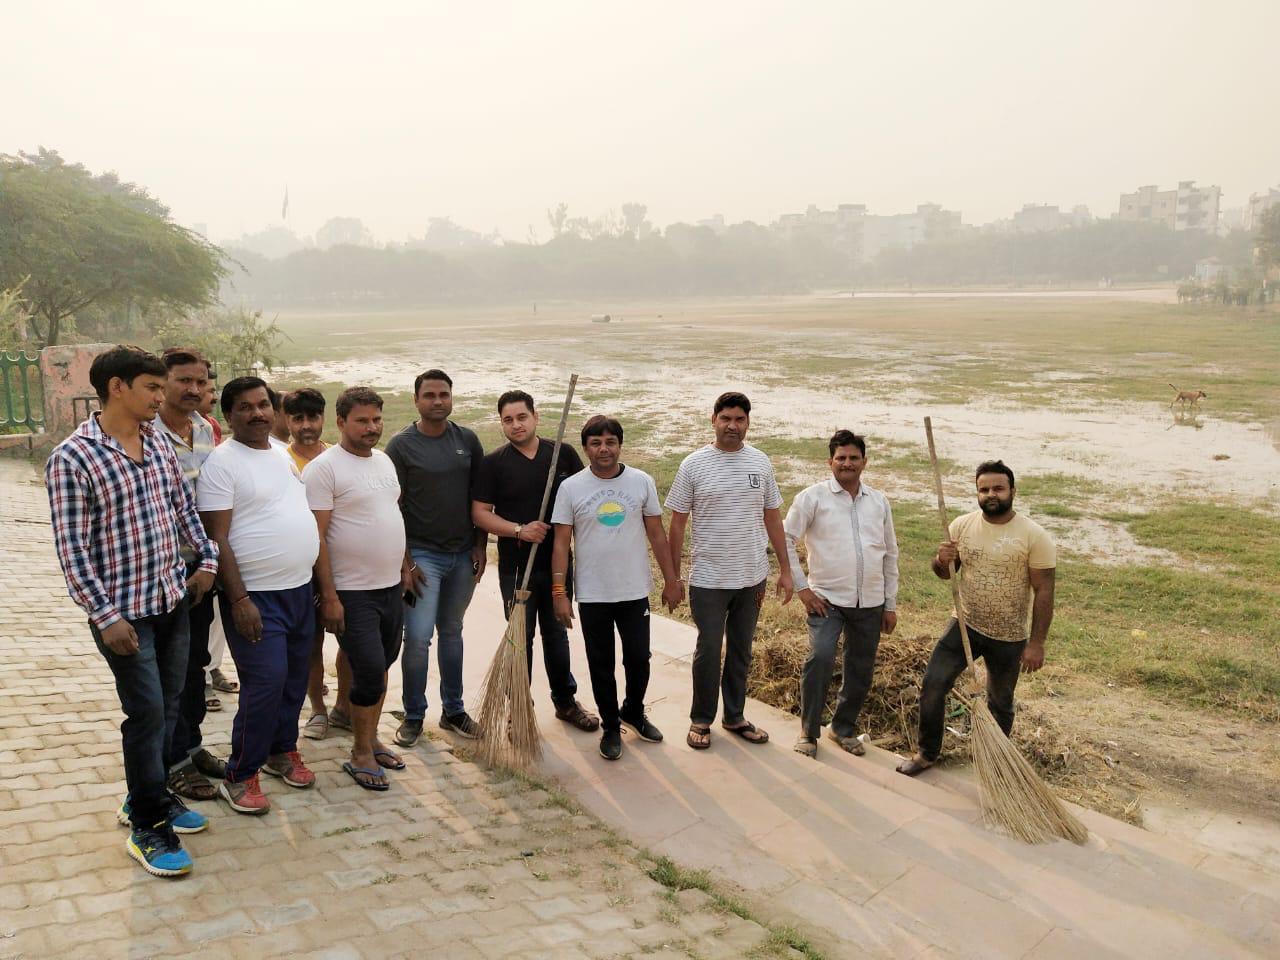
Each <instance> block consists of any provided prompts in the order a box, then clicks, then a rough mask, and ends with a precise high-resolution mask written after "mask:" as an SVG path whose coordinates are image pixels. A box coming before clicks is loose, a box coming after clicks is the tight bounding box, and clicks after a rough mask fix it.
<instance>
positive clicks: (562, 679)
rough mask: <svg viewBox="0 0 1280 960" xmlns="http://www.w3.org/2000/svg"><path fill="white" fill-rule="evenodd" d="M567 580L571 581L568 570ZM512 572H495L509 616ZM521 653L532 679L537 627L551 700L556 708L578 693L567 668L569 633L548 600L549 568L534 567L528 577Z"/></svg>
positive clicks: (513, 593) (513, 590) (512, 597)
mask: <svg viewBox="0 0 1280 960" xmlns="http://www.w3.org/2000/svg"><path fill="white" fill-rule="evenodd" d="M567 579H568V581H569V582H570V583H572V582H573V572H572V570H570V572H569V576H568V578H567ZM517 586H518V582H517V580H516V571H514V570H509V571H508V570H501V569H499V571H498V589H499V590H501V591H502V603H503V605H504V607H505V608H506V611H507V616H508V617H509V616H511V607H512V605H513V604H514V603H515V596H516V587H517ZM524 616H525V632H524V645H525V653H526V654H527V655H528V657H529V679H530V681H532V680H533V631H534V627H535V626H537V627H538V629H539V631H540V632H541V633H542V664H543V666H544V667H545V668H546V670H547V684H548V686H550V687H551V701H552V702H553V703H554V704H555V705H556V706H557V707H567V706H571V705H572V704H573V701H574V700H575V699H576V698H577V696H578V681H576V680H574V679H573V671H572V670H570V669H569V634H568V632H567V631H566V630H565V628H564V624H562V623H561V622H560V621H559V620H557V619H556V611H555V605H554V604H553V603H552V599H551V571H550V570H534V571H533V574H532V575H531V576H530V577H529V601H528V602H527V603H526V604H525V607H524Z"/></svg>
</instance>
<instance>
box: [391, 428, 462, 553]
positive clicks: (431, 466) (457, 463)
mask: <svg viewBox="0 0 1280 960" xmlns="http://www.w3.org/2000/svg"><path fill="white" fill-rule="evenodd" d="M387 456H388V457H390V458H391V462H392V463H394V464H395V466H396V476H397V477H398V478H399V480H400V512H401V513H402V514H404V528H405V534H406V536H407V537H408V539H409V546H411V547H418V548H420V549H426V550H434V551H437V552H440V553H459V552H461V551H463V550H469V549H470V548H471V547H472V546H473V545H474V544H475V527H474V526H472V524H471V488H472V487H473V486H474V485H475V481H476V474H477V473H479V472H480V461H481V460H482V459H483V458H484V448H483V447H482V446H481V445H480V440H479V438H478V437H477V436H476V435H475V433H473V432H472V431H470V430H468V429H467V428H466V427H461V426H458V424H456V423H454V422H453V421H452V420H450V421H449V422H448V424H446V426H445V431H444V433H443V434H441V435H440V436H438V437H428V436H426V435H425V434H423V433H422V431H420V430H419V429H418V425H417V424H416V423H411V424H409V425H408V426H407V427H405V428H404V429H403V430H401V431H400V432H399V433H397V434H396V435H395V436H394V437H392V438H391V442H390V443H388V444H387Z"/></svg>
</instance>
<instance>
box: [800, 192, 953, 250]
mask: <svg viewBox="0 0 1280 960" xmlns="http://www.w3.org/2000/svg"><path fill="white" fill-rule="evenodd" d="M776 229H777V230H778V231H779V232H780V233H782V234H783V235H784V236H786V237H788V238H791V237H794V236H797V235H800V234H803V233H806V232H808V233H811V234H815V235H818V236H821V237H823V238H824V239H826V240H828V241H829V242H830V243H831V244H832V245H833V246H835V247H836V249H839V250H843V251H844V252H846V253H847V254H848V255H849V257H850V259H851V260H853V261H854V262H855V263H865V262H867V261H869V260H874V259H875V258H876V256H877V255H878V254H879V253H880V252H881V251H882V250H887V249H889V248H890V247H901V248H903V249H907V250H909V249H911V248H912V247H914V246H915V245H916V244H918V243H928V242H933V241H937V240H946V239H950V238H951V237H955V236H958V235H959V234H960V232H961V230H962V229H963V224H962V223H961V219H960V213H959V211H956V210H945V209H943V208H942V206H940V205H939V204H936V203H922V204H920V205H918V206H917V207H916V210H915V213H895V214H888V215H880V214H872V213H868V212H867V207H866V204H863V203H842V204H840V205H839V206H837V207H836V208H835V209H834V210H821V209H819V208H818V207H817V206H814V205H812V204H810V206H809V208H808V209H807V210H806V211H805V212H804V213H787V214H783V215H782V216H781V217H779V218H778V223H777V225H776Z"/></svg>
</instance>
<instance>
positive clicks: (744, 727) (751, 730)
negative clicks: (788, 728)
mask: <svg viewBox="0 0 1280 960" xmlns="http://www.w3.org/2000/svg"><path fill="white" fill-rule="evenodd" d="M720 726H722V727H724V728H725V729H726V730H728V731H729V732H730V733H736V734H737V735H738V736H740V737H741V738H742V739H743V740H745V741H747V743H768V742H769V734H767V733H766V732H765V731H763V730H761V729H760V728H759V727H757V726H756V725H755V724H754V723H752V722H751V721H750V720H743V721H742V722H741V723H735V724H734V725H733V726H732V727H731V726H729V724H727V723H722V724H720Z"/></svg>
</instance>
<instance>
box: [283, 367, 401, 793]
mask: <svg viewBox="0 0 1280 960" xmlns="http://www.w3.org/2000/svg"><path fill="white" fill-rule="evenodd" d="M334 408H335V410H336V411H337V414H338V421H337V422H338V433H339V436H340V440H339V443H338V445H337V446H333V447H329V449H327V450H325V452H324V453H322V454H320V456H318V457H316V458H315V459H314V460H313V461H311V463H310V464H308V465H307V468H306V470H304V471H303V483H304V484H305V485H306V488H307V501H308V502H309V503H310V505H311V510H312V512H314V513H315V517H316V526H317V527H318V528H319V532H320V556H319V559H318V560H317V561H316V586H317V589H318V592H319V594H320V619H321V620H322V621H323V623H324V627H325V629H326V630H328V631H329V632H331V633H333V634H334V635H335V636H336V637H337V638H338V646H340V647H341V648H342V650H343V652H344V653H346V655H347V662H348V664H350V668H351V690H350V693H349V694H348V698H349V699H350V701H351V731H352V734H353V742H352V745H351V759H350V760H348V761H346V762H344V763H343V765H342V769H343V770H345V771H346V772H347V774H348V775H349V776H350V777H351V778H352V779H353V780H355V782H356V783H358V784H360V786H362V787H364V788H365V789H366V790H386V789H387V788H388V787H389V786H390V783H389V782H388V780H387V774H386V770H384V769H383V768H384V767H389V768H390V769H392V770H403V769H404V760H402V759H401V758H400V757H399V756H398V755H397V754H395V753H393V752H392V751H390V750H388V749H387V748H386V747H385V746H384V745H383V744H382V742H381V741H380V740H379V739H378V720H379V718H380V717H381V716H382V700H383V697H385V696H386V693H387V671H388V670H389V669H390V668H391V665H392V664H393V663H395V662H396V658H397V657H398V656H399V655H400V642H401V639H402V637H403V631H404V601H403V600H402V599H401V598H402V597H403V595H404V593H405V592H406V591H407V590H409V589H410V588H411V587H412V585H413V578H412V571H411V570H410V566H409V564H408V563H407V562H406V560H405V533H404V519H403V518H402V517H401V515H400V481H399V480H398V479H397V477H396V468H395V464H393V463H392V462H391V458H390V457H388V456H387V455H386V454H385V453H383V452H382V451H381V450H379V449H377V446H378V441H379V440H381V439H382V398H381V397H380V396H378V394H376V393H375V392H374V391H373V390H371V389H369V388H368V387H350V388H349V389H347V390H344V391H342V393H341V395H339V397H338V402H337V403H336V404H335V405H334Z"/></svg>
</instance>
